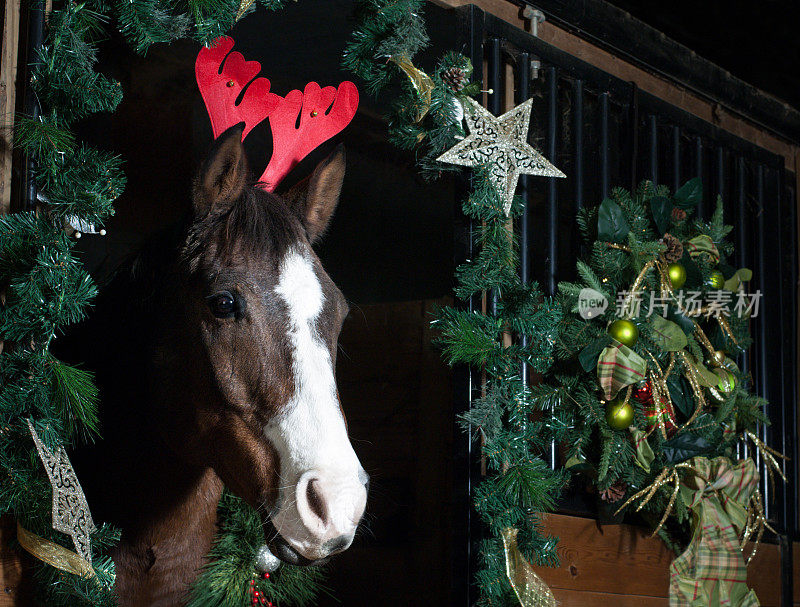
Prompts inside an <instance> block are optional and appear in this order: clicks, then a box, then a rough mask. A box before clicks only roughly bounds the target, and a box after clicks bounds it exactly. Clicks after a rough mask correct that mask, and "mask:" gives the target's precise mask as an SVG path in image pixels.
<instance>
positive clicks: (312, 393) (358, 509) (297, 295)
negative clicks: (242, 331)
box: [265, 247, 367, 560]
mask: <svg viewBox="0 0 800 607" xmlns="http://www.w3.org/2000/svg"><path fill="white" fill-rule="evenodd" d="M311 255H312V254H311V253H310V252H308V251H306V250H304V249H301V248H299V247H294V248H291V249H289V251H287V253H286V255H285V257H284V259H283V261H282V263H281V268H280V276H279V279H278V285H277V286H276V288H275V293H276V295H277V296H278V297H279V298H280V300H281V301H283V303H284V304H285V305H286V308H287V312H288V324H289V333H288V335H289V342H290V344H291V348H292V350H293V351H292V371H293V375H294V382H295V385H294V394H293V396H292V398H291V399H290V400H289V402H288V403H287V405H286V407H285V408H284V409H283V410H282V411H281V412H280V413H278V415H277V416H276V417H275V418H274V419H273V420H272V421H271V422H270V424H269V425H268V426H267V427H266V428H265V436H266V438H267V439H268V440H269V441H270V442H271V443H272V444H273V446H274V447H275V449H276V450H277V452H278V455H279V456H280V491H279V496H278V503H277V505H276V506H277V507H276V509H275V510H274V511H273V512H274V513H273V514H272V517H271V518H272V522H273V524H274V525H275V528H276V529H277V531H278V532H279V533H280V534H281V536H283V538H284V539H285V540H286V541H287V542H288V543H289V545H290V546H291V547H292V548H294V549H295V550H296V551H297V552H298V553H300V554H301V555H302V556H304V557H306V558H308V559H314V560H315V559H320V558H324V557H326V556H328V555H330V554H334V553H336V552H341V551H342V550H344V549H346V548H347V547H348V546H349V545H350V543H351V542H352V541H353V536H354V534H355V530H356V527H357V526H358V523H359V521H360V519H361V516H362V515H363V514H364V508H365V506H366V499H367V490H366V486H365V484H366V478H367V476H366V474H365V472H364V470H363V468H362V467H361V464H360V463H359V461H358V457H357V456H356V454H355V452H354V451H353V447H352V446H351V444H350V440H349V439H348V437H347V429H346V426H345V423H344V417H343V415H342V412H341V409H340V407H339V399H338V395H337V391H336V380H335V377H334V369H333V361H332V360H331V353H330V351H329V349H328V346H327V344H326V343H325V341H324V340H323V339H322V337H321V336H320V334H319V330H318V324H317V323H318V321H319V317H320V314H321V312H322V310H323V306H324V305H325V296H324V293H323V289H322V286H321V284H320V280H319V278H318V276H317V274H316V272H315V271H314V261H313V258H312V256H311Z"/></svg>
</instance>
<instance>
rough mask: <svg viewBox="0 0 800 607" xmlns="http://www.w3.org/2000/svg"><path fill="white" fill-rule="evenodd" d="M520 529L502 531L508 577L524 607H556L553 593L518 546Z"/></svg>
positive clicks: (511, 528)
mask: <svg viewBox="0 0 800 607" xmlns="http://www.w3.org/2000/svg"><path fill="white" fill-rule="evenodd" d="M518 531H519V529H514V528H513V527H506V528H505V529H503V530H501V531H500V535H501V536H502V537H503V550H504V552H505V555H506V576H508V581H509V582H511V587H512V588H513V589H514V592H515V593H516V595H517V599H518V600H519V604H520V605H522V607H556V605H557V603H556V598H555V597H554V596H553V591H552V590H550V588H549V587H548V586H547V584H545V583H544V580H542V578H540V577H539V576H538V575H536V572H535V571H534V570H533V567H531V564H530V563H529V562H528V561H526V560H525V557H523V556H522V553H521V552H520V551H519V547H518V546H517V533H518Z"/></svg>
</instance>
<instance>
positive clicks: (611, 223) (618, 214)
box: [597, 198, 631, 242]
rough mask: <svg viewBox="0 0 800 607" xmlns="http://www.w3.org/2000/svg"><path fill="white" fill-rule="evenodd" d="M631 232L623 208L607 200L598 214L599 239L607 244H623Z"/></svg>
mask: <svg viewBox="0 0 800 607" xmlns="http://www.w3.org/2000/svg"><path fill="white" fill-rule="evenodd" d="M630 231H631V227H630V225H628V221H627V220H626V219H625V215H624V214H623V213H622V207H620V206H619V205H618V204H617V203H616V202H614V201H613V200H611V199H610V198H606V199H605V200H604V201H603V202H602V203H601V204H600V209H599V210H598V213H597V238H598V240H604V241H606V242H623V241H624V240H625V238H626V237H627V236H628V232H630Z"/></svg>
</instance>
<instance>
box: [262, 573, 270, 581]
mask: <svg viewBox="0 0 800 607" xmlns="http://www.w3.org/2000/svg"><path fill="white" fill-rule="evenodd" d="M263 578H264V579H265V580H268V579H269V571H265V572H264V575H263Z"/></svg>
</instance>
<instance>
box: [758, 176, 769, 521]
mask: <svg viewBox="0 0 800 607" xmlns="http://www.w3.org/2000/svg"><path fill="white" fill-rule="evenodd" d="M756 201H757V203H758V210H757V218H756V234H757V241H756V250H755V254H756V264H755V265H756V267H757V273H758V288H759V291H760V292H761V294H762V298H763V296H764V294H766V292H767V291H768V287H767V284H768V283H767V273H766V267H767V264H766V255H765V250H764V249H765V246H766V238H767V229H766V221H765V215H766V212H765V208H764V165H763V164H760V163H759V164H758V165H757V167H756ZM767 305H768V302H766V301H765V302H763V305H762V306H761V308H762V309H761V310H760V311H759V318H758V319H757V322H756V335H757V338H756V340H757V345H756V353H757V358H756V362H757V366H756V368H755V369H754V371H757V377H756V388H757V390H758V394H759V395H760V396H761V397H762V398H764V399H767V401H768V400H769V398H770V396H771V395H770V391H769V386H768V382H767V374H768V372H769V370H768V366H767V355H768V352H767V338H768V331H767V323H766V321H767V317H766V314H765V310H766V308H767ZM764 409H765V410H764V414H765V415H766V416H767V418H769V405H766V406H765V407H764ZM756 433H757V434H758V437H759V438H760V439H761V440H763V441H764V442H766V440H765V439H766V424H759V425H758V427H757V430H756ZM754 455H755V460H756V466H758V472H759V474H760V475H761V492H762V494H763V495H764V514H765V515H766V517H767V518H768V519H770V518H772V516H773V513H772V504H771V503H770V497H771V495H770V487H769V483H768V482H767V479H766V475H765V474H764V466H763V462H762V461H761V454H760V453H759V452H758V450H756V452H755V454H754Z"/></svg>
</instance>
